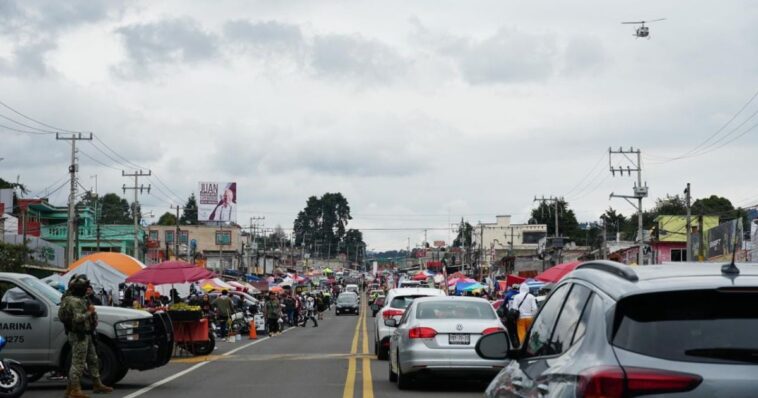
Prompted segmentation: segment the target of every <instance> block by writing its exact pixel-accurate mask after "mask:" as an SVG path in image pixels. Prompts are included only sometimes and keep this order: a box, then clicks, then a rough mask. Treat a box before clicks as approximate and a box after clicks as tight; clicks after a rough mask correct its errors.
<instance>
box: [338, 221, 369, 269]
mask: <svg viewBox="0 0 758 398" xmlns="http://www.w3.org/2000/svg"><path fill="white" fill-rule="evenodd" d="M365 247H366V243H365V242H363V233H362V232H361V231H359V230H357V229H348V230H347V232H345V239H344V241H343V244H342V248H343V250H341V253H345V254H346V255H347V258H348V260H349V261H357V262H358V263H359V264H360V263H362V262H363V256H364V253H363V252H364V250H365ZM356 259H357V260H356Z"/></svg>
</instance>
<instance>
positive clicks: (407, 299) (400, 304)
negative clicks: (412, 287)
mask: <svg viewBox="0 0 758 398" xmlns="http://www.w3.org/2000/svg"><path fill="white" fill-rule="evenodd" d="M419 297H429V296H423V295H416V296H400V297H395V298H393V299H392V302H391V303H390V307H392V308H400V309H406V308H408V306H409V305H411V303H412V302H413V300H415V299H417V298H419Z"/></svg>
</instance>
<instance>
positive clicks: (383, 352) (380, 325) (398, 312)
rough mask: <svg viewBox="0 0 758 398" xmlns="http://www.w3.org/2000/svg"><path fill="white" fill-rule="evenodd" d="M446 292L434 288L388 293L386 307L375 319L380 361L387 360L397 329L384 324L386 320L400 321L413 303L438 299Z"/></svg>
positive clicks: (376, 350)
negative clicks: (391, 338)
mask: <svg viewBox="0 0 758 398" xmlns="http://www.w3.org/2000/svg"><path fill="white" fill-rule="evenodd" d="M444 295H445V292H443V291H442V290H439V289H432V288H428V287H427V288H417V287H405V288H397V289H392V290H390V291H389V292H388V293H387V298H386V299H385V300H384V307H383V308H382V309H380V310H379V312H377V314H376V318H374V325H375V328H374V330H375V331H376V333H374V336H376V340H374V353H376V357H377V358H378V359H387V354H388V353H389V349H390V337H392V332H394V331H395V328H393V327H389V326H387V325H385V324H384V320H385V319H393V318H394V319H395V320H396V321H399V320H400V318H401V317H402V316H403V314H404V313H405V309H406V308H408V306H409V305H410V304H411V302H412V301H413V300H415V299H417V298H419V297H436V296H444Z"/></svg>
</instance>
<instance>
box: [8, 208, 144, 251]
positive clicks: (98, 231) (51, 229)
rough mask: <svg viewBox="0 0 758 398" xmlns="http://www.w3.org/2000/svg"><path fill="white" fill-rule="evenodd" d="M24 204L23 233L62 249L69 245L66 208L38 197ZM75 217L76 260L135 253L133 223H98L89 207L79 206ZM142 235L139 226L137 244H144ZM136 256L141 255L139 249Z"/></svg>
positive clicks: (93, 210) (21, 227) (142, 232)
mask: <svg viewBox="0 0 758 398" xmlns="http://www.w3.org/2000/svg"><path fill="white" fill-rule="evenodd" d="M26 207H27V209H28V210H27V220H26V233H27V234H28V235H32V236H37V237H40V238H42V239H43V240H46V241H48V242H51V243H53V244H56V245H58V246H61V247H64V248H65V247H66V245H67V244H68V226H67V220H68V208H67V207H62V206H61V207H59V206H53V205H51V204H49V203H47V202H46V201H39V200H37V201H34V202H32V203H28V206H26ZM77 216H78V220H79V221H78V224H79V225H78V231H77V232H78V233H77V235H76V236H75V237H74V242H75V245H76V250H75V254H74V257H75V259H78V258H81V257H83V256H86V255H88V254H91V253H96V252H119V253H125V254H129V255H133V254H134V226H133V225H113V224H99V223H98V222H97V217H96V213H95V209H93V208H92V207H88V206H79V207H78V208H77ZM19 224H22V223H19ZM19 229H20V230H23V225H19ZM19 232H20V233H22V232H23V231H19ZM144 235H145V233H144V230H143V229H142V228H141V227H140V230H139V233H138V240H139V245H140V247H144V246H143V242H144ZM139 257H140V258H142V257H143V255H142V252H141V251H140V255H139Z"/></svg>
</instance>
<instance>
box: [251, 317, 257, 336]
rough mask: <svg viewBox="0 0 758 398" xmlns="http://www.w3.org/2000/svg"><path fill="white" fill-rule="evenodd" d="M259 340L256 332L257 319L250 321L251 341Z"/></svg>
mask: <svg viewBox="0 0 758 398" xmlns="http://www.w3.org/2000/svg"><path fill="white" fill-rule="evenodd" d="M256 339H258V332H256V330H255V319H251V320H250V340H256Z"/></svg>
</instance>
